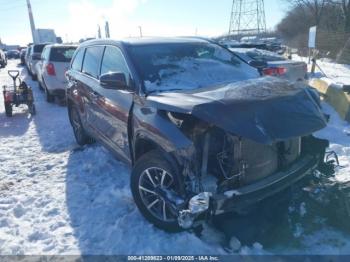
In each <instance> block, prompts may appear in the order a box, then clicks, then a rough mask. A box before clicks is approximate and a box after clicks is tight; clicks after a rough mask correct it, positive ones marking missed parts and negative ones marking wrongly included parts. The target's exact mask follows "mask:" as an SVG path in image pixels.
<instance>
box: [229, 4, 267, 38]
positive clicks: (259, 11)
mask: <svg viewBox="0 0 350 262" xmlns="http://www.w3.org/2000/svg"><path fill="white" fill-rule="evenodd" d="M265 32H266V20H265V5H264V0H233V3H232V10H231V21H230V29H229V32H228V34H229V35H249V34H262V33H265Z"/></svg>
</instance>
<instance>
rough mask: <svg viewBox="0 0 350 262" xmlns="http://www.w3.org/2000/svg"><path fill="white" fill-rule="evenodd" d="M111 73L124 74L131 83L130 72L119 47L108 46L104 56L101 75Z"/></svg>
mask: <svg viewBox="0 0 350 262" xmlns="http://www.w3.org/2000/svg"><path fill="white" fill-rule="evenodd" d="M111 72H122V73H124V75H125V78H126V80H127V81H129V78H130V72H129V69H128V66H127V64H126V61H125V58H124V56H123V53H122V52H121V51H120V49H119V48H117V47H112V46H107V47H106V50H105V53H104V55H103V60H102V67H101V75H103V74H107V73H111Z"/></svg>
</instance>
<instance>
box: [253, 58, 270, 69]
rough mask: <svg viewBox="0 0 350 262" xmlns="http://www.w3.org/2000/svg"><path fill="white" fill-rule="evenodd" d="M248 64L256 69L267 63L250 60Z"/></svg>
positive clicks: (264, 66) (265, 65)
mask: <svg viewBox="0 0 350 262" xmlns="http://www.w3.org/2000/svg"><path fill="white" fill-rule="evenodd" d="M248 64H249V65H250V66H252V67H255V68H257V69H263V68H266V67H267V63H266V62H263V61H259V60H250V61H249V62H248Z"/></svg>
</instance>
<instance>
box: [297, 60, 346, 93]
mask: <svg viewBox="0 0 350 262" xmlns="http://www.w3.org/2000/svg"><path fill="white" fill-rule="evenodd" d="M293 59H294V60H297V61H304V62H306V63H307V62H308V58H307V57H300V56H296V55H294V56H293ZM317 65H318V66H319V67H320V68H318V67H316V71H315V74H314V75H310V77H311V78H320V79H322V80H324V81H326V82H327V83H329V84H334V86H338V87H340V88H341V87H342V86H343V85H350V65H345V64H337V63H335V62H334V61H332V60H330V59H326V58H324V59H319V60H317ZM320 69H321V70H320ZM310 71H311V63H310V64H309V72H310Z"/></svg>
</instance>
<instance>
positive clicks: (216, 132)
mask: <svg viewBox="0 0 350 262" xmlns="http://www.w3.org/2000/svg"><path fill="white" fill-rule="evenodd" d="M167 117H168V118H169V120H171V121H172V122H173V123H174V124H176V125H177V126H178V127H179V128H180V129H181V130H182V131H183V132H184V133H185V134H186V135H187V136H188V137H189V138H190V139H191V140H192V141H193V143H194V147H195V150H194V151H195V152H194V155H193V158H194V159H193V161H192V162H194V163H195V166H194V167H192V168H193V176H192V180H191V181H190V182H189V184H190V185H189V186H188V187H187V191H188V192H191V195H192V196H193V197H192V198H191V199H190V200H189V204H188V205H189V206H190V209H189V210H182V211H180V214H179V223H180V225H181V226H183V227H188V226H189V225H192V223H193V221H194V220H195V218H196V217H197V215H198V214H202V213H203V212H205V210H207V209H209V206H210V204H209V202H210V197H211V196H213V195H215V194H225V192H228V191H230V190H231V191H234V190H236V189H239V188H241V187H244V186H249V185H254V183H256V182H258V181H261V180H263V179H264V178H268V177H269V176H271V175H273V174H276V173H278V172H283V171H286V170H288V169H289V168H290V167H291V166H292V165H293V164H295V163H297V162H298V160H299V159H302V158H303V155H306V154H310V153H311V154H314V155H318V156H319V157H320V159H323V158H324V154H325V149H326V148H327V147H328V141H326V140H322V139H317V138H314V137H313V136H311V135H310V136H307V137H303V138H302V137H297V138H291V139H288V140H283V141H278V142H274V143H272V144H262V143H258V142H255V141H253V140H251V139H247V138H244V137H240V136H236V135H234V134H230V133H229V132H227V131H224V130H222V129H220V128H218V127H216V126H214V125H210V124H207V123H205V122H204V121H201V120H199V119H197V118H195V117H193V116H191V115H187V114H181V113H170V112H167ZM319 164H325V163H323V161H321V163H319Z"/></svg>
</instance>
